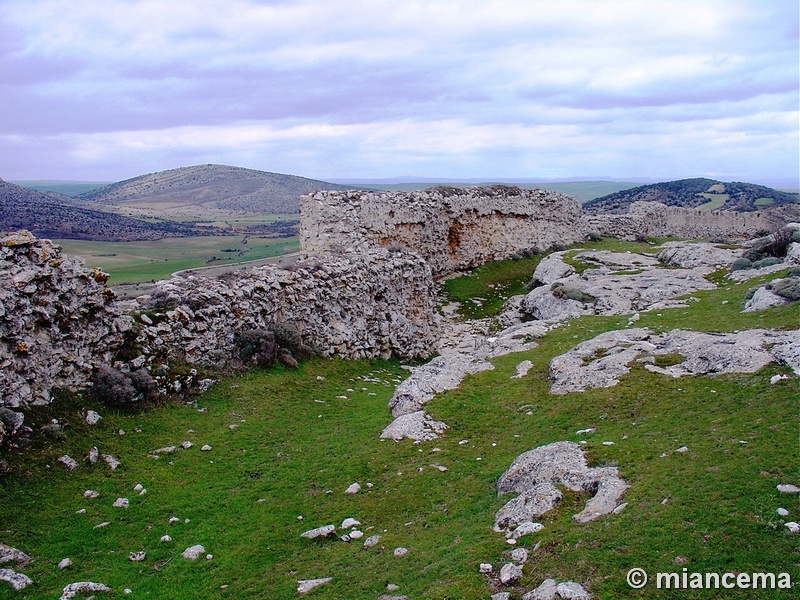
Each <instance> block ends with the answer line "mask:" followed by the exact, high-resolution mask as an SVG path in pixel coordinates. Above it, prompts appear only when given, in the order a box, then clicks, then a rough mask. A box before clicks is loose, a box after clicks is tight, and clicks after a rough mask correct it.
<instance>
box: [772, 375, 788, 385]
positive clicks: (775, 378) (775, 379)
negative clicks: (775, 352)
mask: <svg viewBox="0 0 800 600" xmlns="http://www.w3.org/2000/svg"><path fill="white" fill-rule="evenodd" d="M784 379H789V376H788V375H773V376H772V377H770V378H769V382H770V383H771V384H772V385H775V384H776V383H778V382H779V381H783V380H784Z"/></svg>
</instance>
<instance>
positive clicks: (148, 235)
mask: <svg viewBox="0 0 800 600" xmlns="http://www.w3.org/2000/svg"><path fill="white" fill-rule="evenodd" d="M17 229H28V230H30V231H32V232H33V233H35V234H36V235H38V236H42V237H51V238H62V239H76V240H98V241H133V240H154V239H162V238H166V237H180V236H195V235H205V233H204V232H203V231H198V230H197V229H196V228H195V227H192V226H189V225H184V224H181V223H174V222H169V221H165V222H158V223H148V222H145V221H140V220H138V219H132V218H130V217H125V216H121V215H117V214H112V213H107V212H103V211H99V210H93V209H89V208H85V207H82V206H80V205H79V203H78V202H77V201H75V200H74V199H73V198H70V197H68V196H64V195H62V194H56V193H52V192H40V191H36V190H30V189H27V188H23V187H20V186H18V185H14V184H13V183H8V182H7V181H3V180H2V179H0V231H14V230H17Z"/></svg>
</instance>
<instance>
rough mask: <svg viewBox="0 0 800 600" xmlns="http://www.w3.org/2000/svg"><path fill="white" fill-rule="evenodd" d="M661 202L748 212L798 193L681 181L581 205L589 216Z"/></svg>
mask: <svg viewBox="0 0 800 600" xmlns="http://www.w3.org/2000/svg"><path fill="white" fill-rule="evenodd" d="M640 201H643V202H661V203H662V204H666V205H667V206H680V207H683V208H701V209H704V210H730V211H738V212H750V211H756V210H763V209H765V208H770V207H777V206H786V205H789V204H794V203H797V202H798V194H797V193H789V192H782V191H780V190H776V189H773V188H769V187H766V186H763V185H756V184H753V183H743V182H739V181H734V182H730V183H726V182H722V181H716V180H714V179H706V178H696V179H680V180H678V181H667V182H663V183H654V184H651V185H643V186H639V187H635V188H631V189H628V190H623V191H620V192H616V193H614V194H609V195H608V196H602V197H601V198H596V199H594V200H591V201H590V202H587V203H586V204H584V210H586V211H587V212H589V213H590V214H599V213H606V214H622V213H625V212H627V211H628V208H629V207H630V205H631V204H633V203H634V202H640Z"/></svg>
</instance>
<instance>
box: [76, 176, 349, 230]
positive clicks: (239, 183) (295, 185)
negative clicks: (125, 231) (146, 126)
mask: <svg viewBox="0 0 800 600" xmlns="http://www.w3.org/2000/svg"><path fill="white" fill-rule="evenodd" d="M331 189H338V190H343V189H347V186H344V185H338V184H334V183H327V182H324V181H317V180H315V179H307V178H305V177H298V176H296V175H285V174H281V173H269V172H266V171H257V170H254V169H245V168H242V167H231V166H226V165H213V164H209V165H196V166H191V167H180V168H177V169H170V170H167V171H159V172H157V173H150V174H148V175H140V176H139V177H134V178H132V179H126V180H125V181H119V182H117V183H112V184H111V185H107V186H105V187H101V188H98V189H95V190H92V191H90V192H87V193H85V194H81V195H80V196H78V199H80V200H82V201H84V202H90V203H93V204H95V205H98V206H102V207H103V209H104V210H114V211H125V212H126V213H127V214H137V213H139V214H148V215H156V216H161V217H165V218H177V217H197V216H203V215H206V216H214V217H217V216H220V215H223V214H230V213H232V212H240V213H253V214H287V213H297V212H299V210H300V204H299V198H300V196H301V195H303V194H307V193H309V192H313V191H317V190H331Z"/></svg>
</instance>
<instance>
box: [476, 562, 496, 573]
mask: <svg viewBox="0 0 800 600" xmlns="http://www.w3.org/2000/svg"><path fill="white" fill-rule="evenodd" d="M478 570H479V571H480V572H481V573H483V574H484V575H485V574H487V573H491V572H492V571H493V570H494V568H493V567H492V565H491V564H489V563H481V564H480V565H479V566H478Z"/></svg>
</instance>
